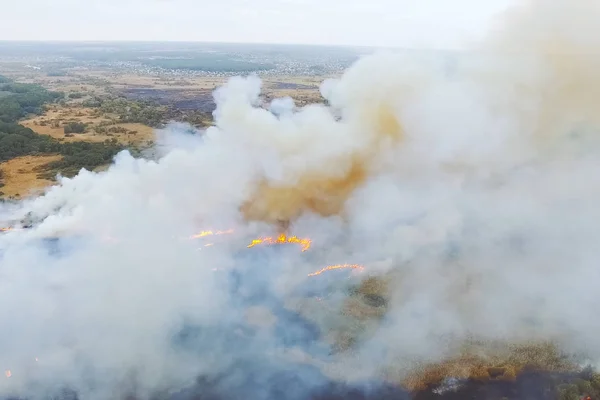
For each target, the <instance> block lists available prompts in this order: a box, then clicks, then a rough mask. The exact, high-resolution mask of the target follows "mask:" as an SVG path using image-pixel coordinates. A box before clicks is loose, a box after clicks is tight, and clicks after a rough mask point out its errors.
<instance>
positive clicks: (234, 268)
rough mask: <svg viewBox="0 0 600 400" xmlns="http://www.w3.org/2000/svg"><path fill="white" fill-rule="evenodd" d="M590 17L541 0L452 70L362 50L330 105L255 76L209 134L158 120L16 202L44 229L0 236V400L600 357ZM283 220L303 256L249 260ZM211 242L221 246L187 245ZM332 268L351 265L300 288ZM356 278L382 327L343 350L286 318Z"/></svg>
mask: <svg viewBox="0 0 600 400" xmlns="http://www.w3.org/2000/svg"><path fill="white" fill-rule="evenodd" d="M599 17H600V10H598V6H597V4H596V3H595V2H593V1H591V0H568V1H567V0H552V1H542V0H539V1H531V2H528V3H527V4H526V5H525V6H522V7H519V8H518V9H516V10H515V11H514V12H511V13H509V14H507V15H506V18H505V20H504V21H503V23H502V24H501V28H499V29H497V30H494V31H493V32H492V34H491V36H490V39H489V40H488V41H486V42H485V43H483V44H482V45H481V47H479V48H476V49H472V51H470V52H466V53H464V54H459V55H458V56H455V57H456V58H455V59H454V62H455V63H456V65H455V68H453V71H452V73H449V72H448V70H447V68H446V67H447V65H448V60H447V59H446V58H444V57H448V56H447V55H444V57H442V56H440V57H439V58H435V57H434V58H415V57H414V56H412V55H410V54H409V55H406V54H402V53H400V54H397V53H385V54H377V55H373V56H369V57H366V58H364V59H361V60H360V61H358V62H357V63H356V64H355V65H354V66H352V67H351V68H350V69H349V70H348V71H346V73H345V74H344V75H343V76H342V77H341V78H340V79H339V80H336V81H327V82H326V83H324V85H323V88H322V94H323V96H324V97H325V98H326V100H327V102H328V105H327V106H325V105H311V106H307V107H304V108H299V109H296V108H294V105H293V102H290V101H289V100H282V101H279V102H275V103H273V104H272V109H271V110H266V109H263V108H261V107H260V106H259V105H260V85H261V82H260V80H259V79H258V78H256V77H248V78H240V77H238V78H233V79H231V80H230V81H229V82H228V83H227V84H226V85H225V86H224V87H222V88H220V89H218V90H217V91H216V92H215V100H216V103H217V109H216V111H215V113H214V116H215V121H216V126H215V127H211V128H209V129H207V130H206V131H205V132H195V134H194V135H190V133H193V132H191V131H190V130H189V128H188V127H182V126H172V127H170V128H169V129H167V130H166V131H164V132H162V133H161V135H162V136H161V137H162V141H161V146H160V148H159V149H158V154H159V155H160V158H159V159H158V161H151V160H144V159H134V158H133V157H131V156H130V155H129V154H128V153H126V152H125V153H122V154H120V155H119V156H118V157H117V158H116V159H115V162H114V165H112V166H111V168H110V169H109V170H108V171H105V172H100V173H90V172H86V171H82V172H81V173H80V174H79V175H78V176H76V177H75V178H73V179H61V181H60V182H59V184H58V185H57V186H55V187H53V188H51V189H50V190H48V192H47V193H46V194H45V195H43V196H41V197H37V198H35V199H30V200H25V201H23V202H20V203H18V204H14V205H7V206H5V208H4V209H3V210H1V211H2V212H1V215H2V216H3V217H6V219H7V220H13V221H18V220H23V219H27V220H31V221H33V222H34V226H33V228H32V229H26V230H14V231H10V232H7V233H5V234H4V235H3V236H2V237H1V238H0V274H1V278H2V279H1V280H0V304H2V305H3V307H2V308H1V309H0V321H2V322H3V326H4V329H3V330H2V332H1V333H0V355H1V357H0V363H2V365H0V368H3V369H5V370H7V375H10V377H7V378H6V379H1V380H0V392H1V393H3V394H7V395H11V394H17V395H21V396H29V398H44V396H46V395H47V394H48V393H51V392H53V391H59V390H60V389H61V388H63V387H68V388H71V389H73V390H75V391H77V393H78V396H79V398H81V399H85V400H87V399H92V400H95V399H106V398H125V396H127V395H129V394H131V392H135V394H136V395H137V396H139V397H140V398H149V396H150V395H151V394H156V393H162V392H165V393H166V392H168V391H171V390H176V389H180V388H183V387H185V386H186V385H191V384H193V382H194V380H195V378H196V377H198V376H218V375H220V374H224V376H225V378H224V379H225V380H224V382H225V383H224V385H225V386H227V387H228V388H229V390H231V391H236V390H239V391H244V390H249V389H248V385H250V386H252V385H255V386H252V389H251V390H253V391H252V392H249V393H252V396H253V397H252V398H255V399H259V400H260V399H264V400H268V399H273V398H275V396H276V395H275V394H274V393H275V392H273V390H274V389H273V387H274V385H275V384H274V382H275V381H277V379H280V378H277V377H278V376H279V375H278V374H281V373H282V371H291V372H290V373H293V374H295V375H297V376H298V377H299V378H298V379H299V380H301V381H302V382H303V383H302V384H301V385H300V384H298V385H296V386H290V387H288V390H287V391H286V392H285V395H286V396H287V397H285V398H286V399H303V398H306V396H307V393H308V392H307V390H312V389H313V388H316V387H318V386H319V385H321V384H323V383H324V382H326V379H325V378H324V377H323V376H321V375H319V374H316V373H313V372H306V371H308V370H305V369H304V368H308V367H307V366H314V367H316V370H317V371H319V373H323V374H325V375H327V376H328V377H329V378H335V379H345V380H353V379H356V380H367V381H377V380H379V379H382V378H383V377H384V376H385V375H386V374H388V372H389V371H387V369H388V368H392V369H393V370H394V371H395V372H394V373H396V374H397V375H398V376H399V377H400V378H402V377H404V376H407V375H408V374H410V373H411V372H412V370H413V368H414V366H415V365H416V364H419V363H423V362H440V361H444V360H445V359H447V358H449V357H453V356H456V355H457V354H458V352H459V349H460V346H461V345H462V344H464V343H465V342H467V341H469V340H473V339H475V340H478V341H484V342H485V341H489V342H509V343H522V342H527V341H553V342H555V343H557V344H558V345H559V346H560V348H561V349H563V350H564V351H566V352H581V353H583V354H585V355H586V356H587V357H588V358H589V359H591V360H593V361H597V360H598V359H599V358H600V340H599V339H598V337H597V335H596V332H597V331H598V328H600V322H597V319H596V318H594V313H593V310H594V309H595V307H596V305H597V304H598V303H599V302H600V294H599V292H598V290H597V288H596V286H597V282H599V281H600V270H599V269H598V268H597V265H596V264H597V262H598V260H600V254H599V253H598V252H599V250H598V246H596V244H597V243H598V241H599V240H600V231H599V230H598V228H597V221H598V220H597V219H596V218H600V209H598V207H597V203H598V201H600V175H598V174H597V171H598V170H596V168H600V161H599V159H598V154H599V153H600V143H599V141H598V128H599V127H600V117H599V116H600V112H598V111H599V110H598V107H599V105H600V75H598V72H597V71H600V69H599V67H600V53H599V52H598V48H599V46H598V45H599V44H600V43H598V41H599V40H600V39H599V38H600V35H599V33H600V32H599V31H598V30H599V29H600V28H597V24H596V21H598V18H599ZM282 223H283V225H282ZM286 224H287V231H286V233H287V234H288V235H297V236H298V237H299V238H305V237H310V239H311V240H312V247H311V248H310V249H309V250H308V251H305V252H301V251H300V249H299V248H298V246H285V247H281V248H278V247H264V248H263V247H261V248H259V247H258V246H257V247H256V248H251V249H247V248H246V246H247V245H248V243H250V242H251V240H253V239H254V238H256V237H259V236H276V235H277V234H278V233H279V232H280V229H281V227H282V226H286ZM206 230H212V231H213V233H215V232H217V231H218V230H222V231H225V230H232V231H233V233H228V234H227V235H225V234H224V235H208V236H206V237H205V238H202V239H190V236H192V235H194V234H197V233H198V232H200V231H206ZM54 236H58V237H60V239H57V240H55V241H53V242H49V241H48V237H54ZM49 244H50V245H52V246H58V247H59V248H58V250H56V249H55V251H49V250H48V248H47V246H48V245H49ZM209 244H214V245H213V246H208V247H206V246H205V245H209ZM332 264H362V265H364V270H362V272H360V271H357V272H356V275H352V276H351V278H350V280H348V279H339V277H340V275H337V274H334V273H332V274H331V275H328V274H322V275H321V276H319V277H316V278H309V277H308V276H307V275H308V274H309V273H311V272H314V271H316V270H319V269H320V268H323V267H325V266H327V265H332ZM230 273H233V275H231V274H230ZM232 276H233V278H232ZM343 276H344V277H346V275H343ZM364 276H386V277H388V279H391V280H392V281H391V284H390V300H389V301H390V303H389V306H388V310H387V313H386V315H385V317H384V318H383V320H381V321H380V323H379V324H377V325H376V326H375V327H371V328H372V330H371V335H370V336H369V337H367V338H365V339H363V340H362V341H361V342H359V343H358V344H357V345H356V346H355V348H354V349H353V351H352V352H349V353H342V354H341V355H333V356H332V355H330V354H329V349H328V346H327V345H326V344H325V342H323V341H320V340H316V338H311V337H310V335H309V334H308V333H307V332H309V331H311V329H312V328H307V326H308V325H306V324H308V322H306V323H304V322H303V323H298V320H297V319H299V318H300V317H299V315H298V313H297V311H298V310H299V309H300V308H302V307H300V306H299V304H301V303H302V301H303V300H302V299H304V298H306V297H307V296H312V293H314V292H315V291H318V290H320V289H319V288H321V287H322V286H324V285H325V286H327V285H334V286H335V285H341V286H343V285H346V284H348V283H354V282H356V281H357V280H360V279H361V277H364ZM389 277H391V278H389ZM236 279H237V281H236ZM232 287H234V288H235V289H236V290H233V289H232ZM328 287H329V286H328ZM332 290H333V289H332ZM335 293H336V294H335V295H332V296H331V298H330V299H329V300H328V301H329V303H328V304H329V306H328V307H324V306H317V307H313V308H311V310H312V311H311V312H310V314H311V315H310V320H311V323H314V324H316V327H317V328H318V329H320V331H321V332H327V331H328V330H333V329H335V328H336V327H338V328H339V326H346V325H348V323H349V321H348V320H347V319H348V318H351V317H344V315H343V313H340V309H341V307H343V304H344V301H345V300H347V295H346V294H344V292H343V291H341V292H339V291H336V292H335ZM302 304H304V303H302ZM304 313H306V311H304ZM350 322H351V321H350ZM298 326H300V328H298ZM249 329H250V331H249ZM315 329H316V328H315ZM182 332H183V333H182ZM307 335H308V336H307ZM298 359H301V360H302V362H298ZM9 370H10V373H8V371H9ZM250 371H253V372H252V373H256V374H258V375H252V377H251V378H248V376H249V374H250ZM256 371H260V372H256ZM310 371H313V370H312V369H311V370H310ZM249 381H252V384H251V383H248V382H249ZM279 395H281V393H279Z"/></svg>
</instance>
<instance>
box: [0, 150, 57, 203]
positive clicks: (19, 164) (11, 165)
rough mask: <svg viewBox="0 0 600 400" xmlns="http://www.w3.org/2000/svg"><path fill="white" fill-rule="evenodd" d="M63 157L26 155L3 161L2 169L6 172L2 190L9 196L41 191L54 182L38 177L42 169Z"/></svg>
mask: <svg viewBox="0 0 600 400" xmlns="http://www.w3.org/2000/svg"><path fill="white" fill-rule="evenodd" d="M61 158H62V156H60V155H46V156H24V157H17V158H13V159H12V160H9V161H6V162H3V163H1V164H0V169H2V172H3V173H4V179H3V181H4V186H3V187H2V188H0V191H2V192H3V193H4V196H5V197H8V198H11V197H14V198H24V197H28V196H31V195H36V194H39V193H41V192H42V191H43V190H44V189H45V188H46V187H48V186H50V185H52V184H53V183H54V182H52V181H51V180H48V179H41V178H38V174H39V173H40V172H41V171H40V169H41V168H42V167H43V166H44V165H46V164H48V163H50V162H53V161H58V160H60V159H61Z"/></svg>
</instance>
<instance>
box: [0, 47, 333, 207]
mask: <svg viewBox="0 0 600 400" xmlns="http://www.w3.org/2000/svg"><path fill="white" fill-rule="evenodd" d="M0 75H3V76H5V77H7V78H9V79H10V80H12V81H14V82H18V83H23V84H35V85H39V86H41V87H43V88H45V89H47V90H49V91H52V92H60V93H61V94H62V95H63V97H62V98H60V99H59V100H58V101H55V102H52V103H49V104H46V105H45V106H44V108H43V110H40V112H37V113H33V114H29V115H27V116H25V117H23V118H21V119H20V120H19V121H18V123H19V124H20V125H21V126H23V127H25V128H29V129H31V130H32V131H33V132H35V133H37V134H39V135H43V136H47V137H49V138H52V139H53V140H55V141H56V142H58V143H64V144H68V143H74V144H75V143H97V144H98V145H101V144H102V143H107V142H108V141H111V143H116V144H118V146H120V147H121V148H130V149H143V148H146V147H149V146H151V145H152V143H153V140H154V131H155V128H157V127H159V126H162V125H163V124H164V123H165V122H167V121H169V120H178V121H184V122H189V123H191V124H193V125H195V126H197V127H204V126H208V125H210V124H211V123H212V115H211V112H212V110H213V109H214V107H215V105H214V102H213V99H212V92H213V90H214V89H215V88H217V87H218V86H220V85H222V84H224V83H225V82H226V80H227V79H228V78H227V76H195V75H191V76H168V75H164V74H156V73H152V72H148V73H143V72H139V71H137V72H135V73H131V72H123V71H114V70H111V69H110V68H78V67H74V68H70V69H69V70H68V73H62V72H61V73H53V72H48V70H47V69H42V70H40V69H35V68H30V67H27V66H25V65H23V63H18V62H6V61H3V60H2V59H1V57H0ZM325 78H326V77H325V76H294V75H276V76H266V77H263V94H264V96H265V98H266V100H270V99H273V98H276V97H287V96H289V97H292V98H293V99H294V100H295V101H296V104H297V105H299V106H303V105H306V104H310V103H315V102H319V101H321V96H320V93H319V85H320V83H321V81H322V80H323V79H325ZM70 124H81V125H83V126H84V128H83V131H82V132H79V133H74V132H70V130H69V129H66V127H67V126H68V125H70ZM60 160H62V162H59V161H60ZM79 164H81V162H80V163H79ZM64 165H65V160H64V159H63V157H62V156H61V155H60V154H48V153H43V154H27V155H26V156H19V157H16V158H13V159H10V160H6V161H4V162H2V163H0V172H1V173H2V174H3V175H4V177H3V184H4V186H3V187H2V188H1V189H0V191H1V192H0V193H2V195H0V196H3V197H4V198H22V197H24V196H27V195H30V194H37V193H39V192H40V190H43V188H44V187H47V186H48V185H51V184H52V183H53V179H52V177H53V176H55V175H56V174H57V173H64V174H66V175H72V174H73V173H76V171H77V169H75V168H70V169H67V170H65V169H64ZM77 167H79V165H78V166H77ZM91 167H93V169H102V168H98V167H95V166H91Z"/></svg>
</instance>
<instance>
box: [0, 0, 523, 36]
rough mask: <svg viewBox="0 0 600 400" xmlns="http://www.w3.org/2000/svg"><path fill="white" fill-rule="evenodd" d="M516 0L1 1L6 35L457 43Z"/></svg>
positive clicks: (475, 33) (0, 29)
mask: <svg viewBox="0 0 600 400" xmlns="http://www.w3.org/2000/svg"><path fill="white" fill-rule="evenodd" d="M515 1H518V0H485V1H481V0H210V1H207V0H19V1H14V0H0V3H3V4H2V5H1V9H2V10H3V14H4V17H3V18H2V24H0V40H68V41H72V40H134V41H137V40H147V41H207V42H237V43H241V42H252V43H302V44H336V45H357V46H399V47H416V48H420V47H430V48H431V47H433V48H456V47H462V46H463V45H464V44H465V43H468V42H471V41H473V40H477V39H479V38H481V37H482V36H483V35H484V34H485V32H486V31H487V30H488V29H489V27H490V26H491V24H492V23H493V22H494V18H495V17H496V16H498V15H499V14H500V13H501V12H502V11H503V10H505V9H506V8H507V7H509V5H510V4H512V3H514V2H515ZM7 16H9V17H8V18H6V17H7Z"/></svg>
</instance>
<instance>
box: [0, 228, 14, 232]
mask: <svg viewBox="0 0 600 400" xmlns="http://www.w3.org/2000/svg"><path fill="white" fill-rule="evenodd" d="M12 230H13V228H0V232H9V231H12Z"/></svg>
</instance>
